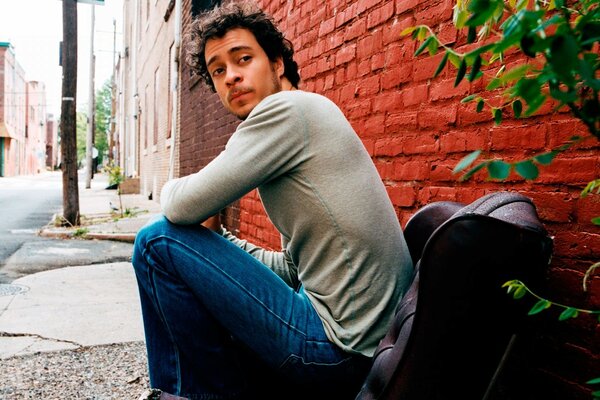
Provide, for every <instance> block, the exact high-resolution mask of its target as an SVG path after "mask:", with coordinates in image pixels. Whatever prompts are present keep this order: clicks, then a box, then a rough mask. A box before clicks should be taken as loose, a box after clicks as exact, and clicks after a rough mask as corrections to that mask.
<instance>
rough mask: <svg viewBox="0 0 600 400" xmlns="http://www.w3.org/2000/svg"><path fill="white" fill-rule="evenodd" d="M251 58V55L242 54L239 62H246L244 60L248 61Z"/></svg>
mask: <svg viewBox="0 0 600 400" xmlns="http://www.w3.org/2000/svg"><path fill="white" fill-rule="evenodd" d="M251 59H252V57H251V56H242V57H241V58H240V63H246V62H248V61H250V60H251Z"/></svg>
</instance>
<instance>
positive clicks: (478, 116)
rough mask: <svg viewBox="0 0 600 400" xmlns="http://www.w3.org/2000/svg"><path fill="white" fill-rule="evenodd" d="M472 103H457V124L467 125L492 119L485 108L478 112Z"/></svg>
mask: <svg viewBox="0 0 600 400" xmlns="http://www.w3.org/2000/svg"><path fill="white" fill-rule="evenodd" d="M475 107H476V105H475V104H474V103H466V104H462V103H460V104H458V126H460V127H467V126H469V125H473V124H479V123H484V122H491V121H493V120H494V118H493V117H492V115H491V113H490V112H489V110H488V109H487V108H484V109H483V111H482V112H480V113H478V112H476V110H475Z"/></svg>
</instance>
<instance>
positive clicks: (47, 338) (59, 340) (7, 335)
mask: <svg viewBox="0 0 600 400" xmlns="http://www.w3.org/2000/svg"><path fill="white" fill-rule="evenodd" d="M0 337H33V338H37V339H41V340H49V341H52V342H58V343H67V344H71V345H73V346H77V347H81V346H82V345H81V344H80V343H77V342H73V341H72V340H64V339H56V338H49V337H44V336H41V335H38V334H37V333H13V332H2V331H0Z"/></svg>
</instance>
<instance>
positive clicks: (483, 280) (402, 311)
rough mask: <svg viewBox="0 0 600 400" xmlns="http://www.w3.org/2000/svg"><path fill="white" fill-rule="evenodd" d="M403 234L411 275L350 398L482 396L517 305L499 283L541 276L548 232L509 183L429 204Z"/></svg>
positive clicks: (514, 324) (517, 314)
mask: <svg viewBox="0 0 600 400" xmlns="http://www.w3.org/2000/svg"><path fill="white" fill-rule="evenodd" d="M405 237H406V240H407V243H408V245H409V249H410V252H411V256H412V258H413V261H414V262H415V274H414V279H413V282H412V284H411V286H410V288H409V291H408V292H407V294H406V295H405V296H404V298H403V299H402V302H401V303H400V304H399V307H398V311H397V314H396V317H395V319H394V322H393V325H392V326H391V328H390V330H389V331H388V333H387V335H386V336H385V337H384V338H383V340H382V341H381V343H380V344H379V346H378V348H377V350H376V352H375V355H374V358H373V365H372V367H371V370H370V372H369V375H368V377H367V379H366V381H365V383H364V385H363V387H362V389H361V391H360V393H359V394H358V396H357V397H356V398H357V399H359V400H370V399H401V400H414V399H427V400H433V399H449V398H460V399H482V398H483V399H485V398H486V397H487V396H488V395H489V393H490V391H491V390H493V385H494V381H495V377H496V376H497V373H498V372H499V370H500V369H501V366H502V361H503V359H504V357H505V356H506V354H507V350H508V349H510V347H511V346H510V345H511V343H512V341H511V338H514V334H515V333H516V332H517V331H518V328H519V325H520V323H519V321H520V319H522V318H523V316H524V314H525V313H524V312H523V310H522V306H520V305H519V304H520V303H519V302H516V301H515V300H513V299H512V298H511V296H508V295H507V294H506V290H505V289H504V288H502V284H503V283H504V282H506V281H508V280H512V279H519V280H522V281H524V282H526V283H531V282H534V281H536V280H539V279H540V278H541V277H542V275H543V272H544V270H545V268H546V266H547V265H548V263H549V260H550V257H551V253H552V240H551V239H550V238H549V237H548V234H547V232H546V230H545V229H544V227H543V226H542V224H541V223H540V221H539V218H538V215H537V213H536V210H535V206H534V205H533V203H532V201H531V200H530V199H529V198H527V197H525V196H522V195H520V194H517V193H510V192H499V193H493V194H490V195H487V196H484V197H482V198H481V199H479V200H477V201H475V202H473V203H472V204H470V205H468V206H463V205H462V204H460V203H453V202H438V203H433V204H431V205H428V206H426V207H424V208H422V209H421V210H419V211H418V212H417V213H416V214H415V215H414V216H413V217H412V218H411V219H410V221H409V222H408V223H407V226H406V228H405ZM519 308H521V309H519Z"/></svg>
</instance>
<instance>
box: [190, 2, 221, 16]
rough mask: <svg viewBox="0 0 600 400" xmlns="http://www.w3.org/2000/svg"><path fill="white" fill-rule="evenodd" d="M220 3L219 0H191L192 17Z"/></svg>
mask: <svg viewBox="0 0 600 400" xmlns="http://www.w3.org/2000/svg"><path fill="white" fill-rule="evenodd" d="M220 4H221V0H192V17H195V16H197V15H198V14H201V13H202V12H204V11H206V10H210V9H212V8H214V7H216V6H218V5H220Z"/></svg>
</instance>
